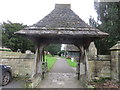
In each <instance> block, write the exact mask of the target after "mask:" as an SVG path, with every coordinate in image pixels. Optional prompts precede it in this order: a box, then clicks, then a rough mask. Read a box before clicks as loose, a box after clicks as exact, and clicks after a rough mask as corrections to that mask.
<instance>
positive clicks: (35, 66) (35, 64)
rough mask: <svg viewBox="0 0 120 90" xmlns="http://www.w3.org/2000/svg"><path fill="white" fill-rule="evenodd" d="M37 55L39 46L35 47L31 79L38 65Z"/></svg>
mask: <svg viewBox="0 0 120 90" xmlns="http://www.w3.org/2000/svg"><path fill="white" fill-rule="evenodd" d="M38 55H39V46H37V47H36V53H35V60H34V63H33V73H32V77H34V75H35V74H37V63H38V58H39V57H38Z"/></svg>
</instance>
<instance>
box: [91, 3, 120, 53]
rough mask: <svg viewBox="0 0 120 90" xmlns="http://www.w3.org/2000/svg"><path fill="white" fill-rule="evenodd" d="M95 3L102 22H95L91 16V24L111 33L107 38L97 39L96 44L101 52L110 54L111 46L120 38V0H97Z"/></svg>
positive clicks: (99, 19)
mask: <svg viewBox="0 0 120 90" xmlns="http://www.w3.org/2000/svg"><path fill="white" fill-rule="evenodd" d="M94 5H95V9H96V12H97V14H98V21H99V22H101V24H98V23H95V20H93V19H91V18H90V23H91V25H92V26H96V28H98V29H100V30H101V31H103V32H107V33H109V36H108V37H107V38H105V39H102V40H97V41H95V44H96V47H97V48H98V53H99V54H109V48H111V47H112V46H113V45H115V44H116V43H117V41H118V40H120V30H119V28H120V2H119V3H118V2H95V4H94ZM93 22H94V23H93ZM94 24H97V25H94Z"/></svg>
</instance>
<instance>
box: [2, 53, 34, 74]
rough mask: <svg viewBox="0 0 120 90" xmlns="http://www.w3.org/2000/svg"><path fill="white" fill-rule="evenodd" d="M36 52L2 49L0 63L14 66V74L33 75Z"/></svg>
mask: <svg viewBox="0 0 120 90" xmlns="http://www.w3.org/2000/svg"><path fill="white" fill-rule="evenodd" d="M33 61H34V54H22V53H16V52H5V51H2V58H1V59H0V64H4V65H9V66H11V67H12V73H13V76H16V75H17V76H31V74H32V66H33Z"/></svg>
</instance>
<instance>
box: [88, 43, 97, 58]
mask: <svg viewBox="0 0 120 90" xmlns="http://www.w3.org/2000/svg"><path fill="white" fill-rule="evenodd" d="M88 50H89V51H88V58H95V57H96V56H97V49H96V46H95V44H94V42H91V43H90V46H89V49H88Z"/></svg>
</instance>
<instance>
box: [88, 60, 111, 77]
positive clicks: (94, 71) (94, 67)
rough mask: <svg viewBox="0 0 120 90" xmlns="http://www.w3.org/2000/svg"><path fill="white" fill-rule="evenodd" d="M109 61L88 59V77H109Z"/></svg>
mask: <svg viewBox="0 0 120 90" xmlns="http://www.w3.org/2000/svg"><path fill="white" fill-rule="evenodd" d="M110 65H111V61H110V60H109V59H108V60H104V59H102V60H90V61H89V77H90V79H93V78H94V77H111V67H110Z"/></svg>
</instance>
